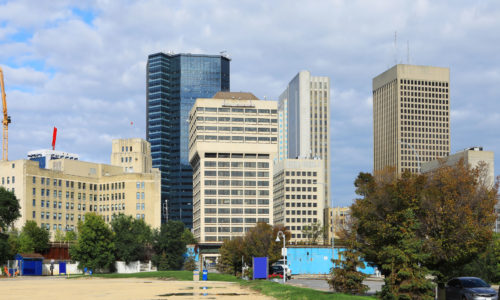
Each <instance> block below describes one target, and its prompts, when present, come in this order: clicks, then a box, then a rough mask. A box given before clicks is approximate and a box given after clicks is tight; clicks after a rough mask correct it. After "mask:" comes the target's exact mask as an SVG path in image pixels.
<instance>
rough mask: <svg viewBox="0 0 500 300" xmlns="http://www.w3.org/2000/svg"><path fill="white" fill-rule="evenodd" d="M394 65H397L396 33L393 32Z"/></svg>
mask: <svg viewBox="0 0 500 300" xmlns="http://www.w3.org/2000/svg"><path fill="white" fill-rule="evenodd" d="M394 64H396V65H397V64H398V32H397V31H394Z"/></svg>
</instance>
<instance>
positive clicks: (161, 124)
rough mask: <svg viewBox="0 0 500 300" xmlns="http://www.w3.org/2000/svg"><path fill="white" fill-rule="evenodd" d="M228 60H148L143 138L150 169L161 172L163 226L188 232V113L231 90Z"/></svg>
mask: <svg viewBox="0 0 500 300" xmlns="http://www.w3.org/2000/svg"><path fill="white" fill-rule="evenodd" d="M229 65H230V60H229V59H228V58H227V57H225V56H220V55H196V54H165V53H156V54H151V55H149V57H148V64H147V67H146V74H147V75H146V77H147V78H146V81H147V82H146V84H147V87H146V88H147V90H146V139H147V140H148V141H149V142H150V143H151V156H152V158H153V167H154V168H159V169H160V171H161V201H162V222H165V221H167V220H180V221H182V222H183V223H184V224H185V225H186V226H187V227H189V228H192V222H193V208H192V203H193V192H192V190H193V175H192V169H191V166H190V164H189V161H188V154H189V148H188V139H189V122H188V120H189V111H190V110H191V107H192V106H193V104H194V102H195V101H196V99H197V98H212V97H213V96H214V95H215V94H216V93H217V92H219V91H229V86H230V85H229V83H230V81H229V69H230V68H229Z"/></svg>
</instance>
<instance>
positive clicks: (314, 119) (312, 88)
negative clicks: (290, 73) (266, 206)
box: [274, 71, 330, 242]
mask: <svg viewBox="0 0 500 300" xmlns="http://www.w3.org/2000/svg"><path fill="white" fill-rule="evenodd" d="M278 117H279V132H278V160H279V162H283V161H287V160H300V162H297V163H296V164H293V165H294V168H296V166H295V165H297V164H299V165H303V166H304V167H305V168H306V170H307V169H310V167H306V166H312V165H314V166H315V167H314V168H315V169H316V173H317V174H322V176H323V178H316V182H317V184H320V185H321V187H317V188H316V190H317V191H320V190H321V191H322V194H318V195H317V196H318V199H317V200H315V201H314V202H315V204H316V205H317V206H316V208H322V209H325V208H328V207H330V192H329V190H330V166H329V164H330V129H329V124H330V123H329V121H330V78H328V77H325V76H311V73H310V72H309V71H301V72H299V73H298V74H297V75H296V76H295V77H294V78H293V79H292V80H291V81H290V83H288V85H287V87H286V89H285V91H283V93H282V94H281V95H280V97H279V103H278ZM308 161H309V162H308ZM291 165H292V163H291V162H285V163H284V164H283V165H282V166H281V168H275V170H280V171H278V173H275V174H274V176H275V179H278V178H280V176H282V174H281V173H282V172H283V171H284V172H285V173H284V174H285V176H286V174H287V173H286V172H287V171H286V169H287V166H291ZM318 168H322V170H319V169H318ZM308 171H309V170H307V171H306V172H308ZM294 172H296V171H295V170H294ZM290 174H291V171H290ZM290 180H291V178H290ZM294 180H295V179H294ZM281 182H282V181H281V179H279V180H276V181H275V185H276V186H275V189H277V190H281V188H282V186H280V185H281ZM290 182H291V181H290ZM285 183H286V179H285ZM289 188H290V191H286V190H285V191H284V192H285V194H283V195H281V194H280V195H279V196H278V195H277V197H276V198H275V199H274V201H275V202H276V203H281V202H283V203H282V204H283V208H282V210H280V211H279V212H278V215H276V216H277V217H278V216H280V217H279V218H278V219H277V220H279V221H278V222H275V223H276V224H280V225H283V226H285V227H287V229H288V230H292V229H291V228H295V229H294V230H292V232H293V233H292V236H294V235H295V239H296V241H297V242H298V241H303V237H302V233H301V231H302V228H303V227H304V226H307V225H310V223H313V222H308V221H309V219H311V221H313V220H315V221H316V222H319V223H321V224H322V225H324V220H323V216H324V212H323V211H322V212H321V213H318V214H317V215H316V216H315V217H311V218H310V217H306V218H302V217H301V218H297V217H293V218H292V217H290V216H285V215H282V213H285V212H286V211H287V210H290V213H293V211H295V213H298V212H299V210H297V209H295V210H293V209H291V205H299V204H298V203H295V202H296V201H292V200H293V199H290V198H286V196H287V195H286V194H287V193H291V188H292V186H289ZM296 188H299V187H296ZM300 188H302V187H300ZM285 189H286V187H285ZM314 194H317V192H316V193H314ZM289 196H290V197H291V196H292V195H291V194H290V195H289ZM311 196H312V195H311ZM299 202H300V201H299ZM320 202H321V203H320ZM306 205H309V203H307V204H306ZM311 205H312V203H311ZM295 207H297V206H295ZM307 208H309V207H307ZM314 212H316V210H312V211H311V213H314ZM301 213H302V212H301ZM305 213H309V209H306V210H305ZM304 219H305V222H302V221H303V220H304ZM292 220H294V222H292ZM298 220H300V224H298V223H297V222H298ZM298 228H300V229H298Z"/></svg>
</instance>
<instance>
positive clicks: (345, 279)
mask: <svg viewBox="0 0 500 300" xmlns="http://www.w3.org/2000/svg"><path fill="white" fill-rule="evenodd" d="M341 237H342V240H343V243H344V244H345V248H344V250H343V251H341V252H340V254H341V255H342V257H343V259H340V258H337V259H335V258H332V263H333V267H332V268H331V269H330V277H329V278H328V280H327V282H328V285H329V286H330V288H331V289H333V290H334V291H337V292H340V293H347V294H364V293H366V291H368V286H367V285H365V284H363V280H365V278H367V277H368V275H366V274H364V273H362V272H359V271H358V268H364V267H365V263H364V262H363V261H362V260H361V259H360V253H359V252H358V251H356V250H355V249H356V243H357V241H356V230H352V228H349V229H344V230H342V231H341Z"/></svg>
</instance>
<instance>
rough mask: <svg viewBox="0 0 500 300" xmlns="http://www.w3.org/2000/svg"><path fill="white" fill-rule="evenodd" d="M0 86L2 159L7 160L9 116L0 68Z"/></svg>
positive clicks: (0, 69)
mask: <svg viewBox="0 0 500 300" xmlns="http://www.w3.org/2000/svg"><path fill="white" fill-rule="evenodd" d="M0 88H1V93H2V106H3V121H2V125H3V135H2V160H9V123H10V122H11V121H10V116H9V115H8V114H7V97H6V96H5V84H4V82H3V71H2V68H0Z"/></svg>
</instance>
